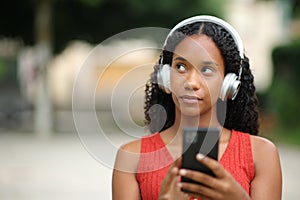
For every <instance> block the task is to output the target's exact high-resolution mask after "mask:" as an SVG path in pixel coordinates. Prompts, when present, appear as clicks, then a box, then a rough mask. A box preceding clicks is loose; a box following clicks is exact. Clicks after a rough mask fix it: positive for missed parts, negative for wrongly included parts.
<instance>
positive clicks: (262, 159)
mask: <svg viewBox="0 0 300 200" xmlns="http://www.w3.org/2000/svg"><path fill="white" fill-rule="evenodd" d="M251 143H252V155H253V161H254V165H255V171H256V173H259V172H263V173H266V172H265V170H266V163H267V164H268V166H269V167H271V166H272V167H273V168H274V169H276V170H277V171H278V172H279V171H280V168H281V166H280V158H279V152H278V149H277V147H276V145H275V144H274V143H273V142H272V141H270V140H268V139H266V138H263V137H260V136H251Z"/></svg>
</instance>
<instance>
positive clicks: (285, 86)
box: [269, 39, 300, 128]
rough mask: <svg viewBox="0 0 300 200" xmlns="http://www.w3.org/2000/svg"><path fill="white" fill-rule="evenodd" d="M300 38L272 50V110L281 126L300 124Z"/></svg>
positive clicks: (297, 125) (270, 93) (290, 126)
mask: <svg viewBox="0 0 300 200" xmlns="http://www.w3.org/2000/svg"><path fill="white" fill-rule="evenodd" d="M299 58H300V39H298V40H296V41H292V42H290V43H289V44H286V45H282V46H278V47H276V48H274V50H273V52H272V59H273V64H274V71H275V73H274V81H273V84H272V87H271V90H270V92H269V105H270V110H271V111H272V112H273V113H274V114H276V116H277V119H278V122H279V125H280V126H281V127H287V128H296V127H298V128H299V127H300V125H299V99H300V79H299V74H300V63H299Z"/></svg>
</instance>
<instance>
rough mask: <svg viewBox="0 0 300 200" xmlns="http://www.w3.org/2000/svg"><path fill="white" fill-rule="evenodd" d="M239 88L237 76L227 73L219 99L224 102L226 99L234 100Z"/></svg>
mask: <svg viewBox="0 0 300 200" xmlns="http://www.w3.org/2000/svg"><path fill="white" fill-rule="evenodd" d="M240 86H241V81H239V80H238V76H237V75H236V74H234V73H228V74H227V75H226V76H225V78H224V81H223V84H222V87H221V91H220V95H219V97H220V99H221V100H222V101H225V100H226V99H229V100H234V99H235V97H236V95H237V94H238V91H239V89H240Z"/></svg>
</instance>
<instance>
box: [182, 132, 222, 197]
mask: <svg viewBox="0 0 300 200" xmlns="http://www.w3.org/2000/svg"><path fill="white" fill-rule="evenodd" d="M182 133H183V136H182V137H183V138H182V164H181V168H184V169H191V170H196V171H200V172H203V173H206V174H209V175H211V176H215V174H214V173H213V172H212V171H211V170H210V169H209V168H207V167H206V166H205V165H203V164H202V163H200V162H199V161H197V160H196V155H197V153H201V154H203V155H205V156H209V157H211V158H213V159H215V160H218V150H219V137H220V129H218V128H202V127H200V128H199V127H195V128H184V129H183V130H182ZM181 181H182V182H189V183H196V184H200V183H198V182H196V181H193V180H191V179H189V178H186V177H181ZM184 192H188V191H184Z"/></svg>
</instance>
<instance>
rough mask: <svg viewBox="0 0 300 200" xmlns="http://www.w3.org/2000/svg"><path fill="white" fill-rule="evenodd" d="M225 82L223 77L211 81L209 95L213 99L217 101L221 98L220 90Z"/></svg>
mask: <svg viewBox="0 0 300 200" xmlns="http://www.w3.org/2000/svg"><path fill="white" fill-rule="evenodd" d="M222 84H223V79H220V78H218V79H216V80H214V81H211V82H209V83H208V84H207V85H208V87H207V89H208V92H209V95H210V96H211V99H212V101H216V100H217V99H218V98H219V94H220V90H221V87H222Z"/></svg>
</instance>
